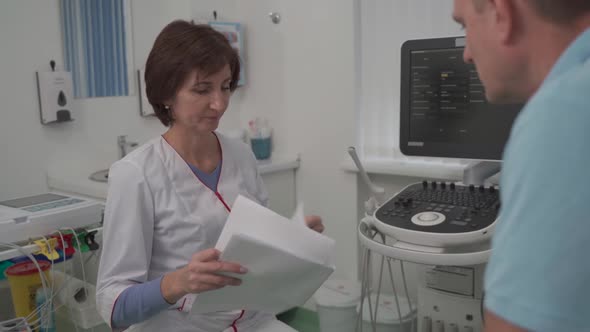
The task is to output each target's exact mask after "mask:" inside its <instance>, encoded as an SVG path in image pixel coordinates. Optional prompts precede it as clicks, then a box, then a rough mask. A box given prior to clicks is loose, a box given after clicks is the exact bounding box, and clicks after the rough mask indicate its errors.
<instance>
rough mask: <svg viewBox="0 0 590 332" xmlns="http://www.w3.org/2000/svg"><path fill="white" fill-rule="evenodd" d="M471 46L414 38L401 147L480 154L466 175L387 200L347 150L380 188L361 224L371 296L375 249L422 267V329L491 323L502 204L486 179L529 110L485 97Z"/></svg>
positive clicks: (408, 53) (460, 331)
mask: <svg viewBox="0 0 590 332" xmlns="http://www.w3.org/2000/svg"><path fill="white" fill-rule="evenodd" d="M464 47H465V38H464V37H450V38H436V39H423V40H410V41H407V42H405V43H404V44H403V45H402V48H401V95H400V150H401V151H402V153H404V154H405V155H408V156H426V157H442V158H460V159H472V160H473V163H472V164H471V165H469V166H467V167H466V169H465V170H464V175H463V180H462V181H461V182H454V181H444V180H442V181H423V182H420V183H415V184H411V185H409V186H407V187H406V188H404V189H403V190H401V191H400V192H398V193H397V194H395V195H394V196H393V197H390V198H389V199H383V197H384V192H383V189H382V188H379V187H377V186H375V185H374V184H373V183H371V182H370V180H369V178H368V176H367V175H366V172H365V171H364V169H363V167H362V164H361V163H360V161H359V160H358V157H357V156H356V154H355V152H354V149H353V148H351V149H349V152H350V153H351V156H352V157H353V159H354V161H355V163H356V164H357V167H358V168H359V170H360V172H361V176H362V178H363V179H364V180H365V182H367V185H368V186H369V189H370V190H371V192H372V193H373V197H371V198H370V199H369V201H368V204H366V208H367V211H366V212H367V215H366V217H365V218H364V219H363V220H362V221H361V222H360V224H359V229H358V237H359V241H360V243H361V245H362V247H363V249H364V251H363V263H362V266H363V269H364V270H365V271H363V296H367V295H368V294H370V293H371V286H370V282H369V280H368V278H369V275H370V273H368V272H367V271H366V270H369V269H370V266H369V264H370V262H368V259H367V256H369V257H370V253H378V254H380V255H382V256H383V257H388V258H391V259H394V260H397V261H400V262H412V263H418V264H420V265H419V266H420V273H419V276H420V277H419V279H420V282H419V285H418V293H417V298H418V304H417V308H414V309H416V315H417V328H418V329H417V331H420V332H422V331H424V332H431V331H432V332H444V331H453V332H454V331H456V332H477V331H481V330H482V329H483V325H482V302H483V297H484V294H483V290H482V288H483V287H482V283H483V270H484V268H485V263H486V262H487V259H488V257H489V254H490V251H491V249H490V238H491V236H492V235H493V232H494V227H495V224H496V221H497V217H498V213H499V211H500V207H501V202H500V196H499V188H498V186H497V185H496V184H493V183H490V182H488V181H487V179H488V178H490V177H491V176H493V175H495V174H497V173H498V172H499V171H500V166H501V160H502V152H503V149H504V146H505V144H506V141H507V140H508V136H509V133H510V129H511V127H512V123H513V121H514V119H515V118H516V116H517V115H518V112H519V111H520V109H521V108H522V105H499V104H494V105H493V104H490V103H488V102H487V100H486V97H485V90H484V87H483V84H482V82H481V81H480V79H479V77H478V73H477V71H476V68H475V66H474V65H473V64H467V63H465V62H464V61H463V50H464ZM377 235H379V236H377ZM380 239H381V240H380ZM382 264H383V261H382ZM389 268H390V269H391V266H390V267H389ZM404 278H405V277H404ZM392 283H393V281H392ZM394 288H395V286H394ZM361 303H362V302H361Z"/></svg>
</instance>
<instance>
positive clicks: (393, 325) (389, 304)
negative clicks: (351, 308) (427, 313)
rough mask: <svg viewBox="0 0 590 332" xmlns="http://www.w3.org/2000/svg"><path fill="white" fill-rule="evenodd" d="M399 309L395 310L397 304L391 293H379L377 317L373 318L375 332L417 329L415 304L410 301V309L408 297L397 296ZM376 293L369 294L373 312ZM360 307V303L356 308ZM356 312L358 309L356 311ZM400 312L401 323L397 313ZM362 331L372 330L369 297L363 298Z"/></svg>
mask: <svg viewBox="0 0 590 332" xmlns="http://www.w3.org/2000/svg"><path fill="white" fill-rule="evenodd" d="M397 299H398V301H399V306H400V310H399V312H398V310H397V304H396V301H395V297H394V296H393V295H386V294H381V295H380V296H379V305H378V308H377V317H376V320H375V323H376V327H377V332H414V331H416V329H417V323H416V305H415V304H414V303H412V310H410V304H409V302H408V299H406V298H405V297H403V296H399V295H398V297H397ZM376 300H377V294H371V304H372V306H371V308H372V309H373V314H374V313H375V308H376V307H375V301H376ZM358 309H360V305H359V307H358V308H357V310H358ZM357 312H358V311H357ZM400 313H401V324H400V319H399V314H400ZM362 326H363V330H362V331H363V332H373V327H372V324H371V315H370V310H369V299H368V298H365V300H364V304H363V324H362Z"/></svg>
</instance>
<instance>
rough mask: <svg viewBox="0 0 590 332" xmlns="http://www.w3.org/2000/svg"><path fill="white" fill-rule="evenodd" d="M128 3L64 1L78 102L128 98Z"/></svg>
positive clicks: (67, 53) (66, 50)
mask: <svg viewBox="0 0 590 332" xmlns="http://www.w3.org/2000/svg"><path fill="white" fill-rule="evenodd" d="M125 1H126V0H60V7H61V20H62V36H63V46H64V57H65V67H66V70H68V71H70V72H71V73H72V77H73V80H74V94H75V96H76V97H77V98H88V97H106V96H127V95H129V89H130V80H129V78H130V76H133V75H129V74H128V69H127V67H128V65H130V64H128V63H127V62H128V61H127V47H126V46H127V37H128V36H126V31H125V26H126V25H125V8H126V6H125Z"/></svg>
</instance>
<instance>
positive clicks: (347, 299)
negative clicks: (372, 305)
mask: <svg viewBox="0 0 590 332" xmlns="http://www.w3.org/2000/svg"><path fill="white" fill-rule="evenodd" d="M360 298H361V286H360V284H359V283H358V282H353V281H345V280H328V281H326V282H325V283H324V284H323V285H322V287H320V289H319V290H318V291H317V292H316V293H315V296H314V299H315V302H316V306H317V311H318V317H319V320H320V331H321V332H354V331H355V327H356V318H357V311H356V307H357V306H358V304H359V301H360Z"/></svg>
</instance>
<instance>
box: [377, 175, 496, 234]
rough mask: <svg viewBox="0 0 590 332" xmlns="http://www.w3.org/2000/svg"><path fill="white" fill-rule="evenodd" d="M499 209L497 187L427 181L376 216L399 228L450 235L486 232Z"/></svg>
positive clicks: (384, 207) (409, 187) (413, 188)
mask: <svg viewBox="0 0 590 332" xmlns="http://www.w3.org/2000/svg"><path fill="white" fill-rule="evenodd" d="M499 210H500V195H499V192H498V189H497V187H494V186H473V185H470V186H464V185H458V184H455V183H446V182H437V181H432V182H428V181H423V182H422V183H416V184H413V185H411V186H408V187H407V188H405V189H404V190H403V191H402V192H400V193H399V194H397V195H396V196H395V197H393V198H391V199H390V200H389V201H388V202H386V203H385V204H384V205H383V206H381V207H380V208H379V209H378V210H377V212H376V213H375V217H376V218H377V219H378V220H379V221H381V222H382V223H385V224H387V225H390V226H394V227H398V228H403V229H407V230H414V231H421V232H432V233H446V234H450V233H466V232H473V231H478V230H482V229H485V228H487V227H488V226H490V225H491V224H493V223H494V221H495V220H496V218H497V215H498V212H499Z"/></svg>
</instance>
